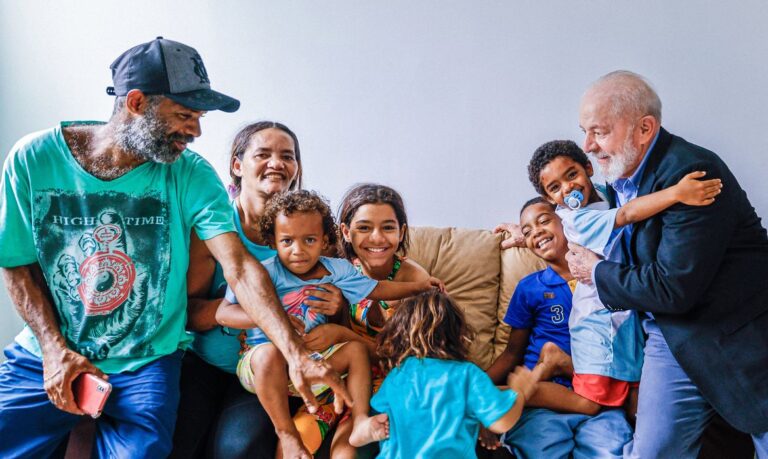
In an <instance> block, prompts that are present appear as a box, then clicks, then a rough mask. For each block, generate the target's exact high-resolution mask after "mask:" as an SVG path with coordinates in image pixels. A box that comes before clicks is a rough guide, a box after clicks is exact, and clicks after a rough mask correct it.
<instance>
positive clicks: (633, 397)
mask: <svg viewBox="0 0 768 459" xmlns="http://www.w3.org/2000/svg"><path fill="white" fill-rule="evenodd" d="M639 392H640V385H639V384H637V383H635V384H634V385H633V384H630V386H629V394H627V399H626V400H625V401H624V411H625V412H626V414H627V421H628V422H629V425H631V426H632V428H633V429H634V428H635V421H636V420H637V396H638V393H639Z"/></svg>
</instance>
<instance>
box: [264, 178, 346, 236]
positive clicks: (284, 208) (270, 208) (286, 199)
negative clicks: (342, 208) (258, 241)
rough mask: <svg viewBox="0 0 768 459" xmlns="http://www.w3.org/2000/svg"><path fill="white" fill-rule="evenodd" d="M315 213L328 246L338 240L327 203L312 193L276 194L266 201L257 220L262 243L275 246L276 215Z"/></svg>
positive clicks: (300, 191) (301, 191)
mask: <svg viewBox="0 0 768 459" xmlns="http://www.w3.org/2000/svg"><path fill="white" fill-rule="evenodd" d="M302 212H317V213H319V214H320V216H321V217H322V219H323V232H324V233H325V235H326V236H328V245H330V246H334V245H336V242H337V240H338V232H337V229H336V223H334V221H333V214H331V207H330V206H329V205H328V201H326V200H325V198H323V197H322V196H320V195H318V194H317V193H315V192H314V191H307V190H293V191H284V192H282V193H277V194H276V195H274V196H272V197H271V198H270V199H269V201H267V207H266V209H265V210H264V215H262V216H261V218H260V219H259V232H260V233H261V238H262V240H263V241H266V242H268V243H269V244H270V245H272V246H274V245H275V220H277V216H278V215H285V216H286V217H290V216H291V215H293V214H295V213H302Z"/></svg>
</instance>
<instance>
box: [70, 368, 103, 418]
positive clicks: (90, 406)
mask: <svg viewBox="0 0 768 459" xmlns="http://www.w3.org/2000/svg"><path fill="white" fill-rule="evenodd" d="M72 391H73V392H74V394H75V403H77V407H78V408H80V409H81V410H83V412H84V413H85V414H89V415H90V416H91V417H92V418H94V419H95V418H98V417H99V416H101V410H103V409H104V404H105V403H107V397H109V394H110V393H111V392H112V384H110V383H108V382H106V381H104V380H103V379H101V378H99V377H98V376H96V375H94V374H91V373H80V376H78V377H77V378H75V382H74V383H72Z"/></svg>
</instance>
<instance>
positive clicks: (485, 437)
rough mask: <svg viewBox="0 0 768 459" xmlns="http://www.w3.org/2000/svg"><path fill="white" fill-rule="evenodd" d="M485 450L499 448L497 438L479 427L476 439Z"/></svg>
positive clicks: (499, 442)
mask: <svg viewBox="0 0 768 459" xmlns="http://www.w3.org/2000/svg"><path fill="white" fill-rule="evenodd" d="M477 439H478V440H480V444H481V445H482V446H483V448H485V449H490V450H495V449H496V448H498V447H499V446H501V441H500V439H499V436H498V435H496V434H495V433H493V432H491V431H490V430H488V429H486V428H485V427H483V426H480V435H479V436H478V438H477Z"/></svg>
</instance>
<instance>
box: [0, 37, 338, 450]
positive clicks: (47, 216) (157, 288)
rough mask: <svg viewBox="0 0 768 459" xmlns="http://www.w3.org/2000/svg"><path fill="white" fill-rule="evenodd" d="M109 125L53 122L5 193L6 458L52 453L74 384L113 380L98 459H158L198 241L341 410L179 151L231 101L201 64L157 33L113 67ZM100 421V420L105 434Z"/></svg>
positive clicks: (1, 206)
mask: <svg viewBox="0 0 768 459" xmlns="http://www.w3.org/2000/svg"><path fill="white" fill-rule="evenodd" d="M111 69H112V79H113V83H114V86H112V87H109V88H107V93H108V94H110V95H114V96H116V99H115V106H114V111H113V114H112V116H111V118H110V120H109V121H108V122H106V123H98V122H82V121H77V122H62V123H61V124H60V125H59V126H56V127H54V128H51V129H48V130H45V131H41V132H37V133H34V134H30V135H28V136H26V137H24V138H23V139H21V140H20V141H19V142H17V144H16V145H15V146H14V147H13V149H12V150H11V152H10V154H9V155H8V157H7V159H6V161H5V165H4V169H3V176H2V183H1V184H0V199H1V201H0V267H2V268H3V269H2V271H3V275H4V277H5V282H6V285H7V286H8V290H9V292H10V297H11V299H12V301H13V302H14V304H15V305H16V308H17V310H18V311H19V313H20V314H21V316H22V318H23V319H24V321H25V322H26V327H25V328H24V330H23V331H22V332H21V333H20V334H19V335H18V336H17V337H16V339H15V341H14V343H12V344H11V345H10V346H8V347H7V348H6V349H5V356H6V358H7V361H6V362H4V363H3V364H2V365H0V457H47V456H50V455H51V454H52V453H53V452H54V451H55V450H56V449H57V447H58V446H59V445H60V444H61V443H62V441H63V440H64V439H65V438H66V436H67V434H68V432H69V431H70V430H71V429H72V427H73V426H74V425H75V424H76V423H77V422H78V420H79V415H82V414H83V411H82V410H81V409H80V407H79V406H78V403H76V401H75V398H74V396H73V389H72V385H73V382H74V381H75V379H76V378H77V377H78V376H79V375H80V374H82V373H91V374H94V375H96V376H99V377H101V378H104V379H108V380H109V382H110V383H111V384H112V394H111V395H110V397H109V398H108V400H107V402H106V405H105V407H104V416H103V418H101V419H99V424H98V429H97V436H96V443H95V445H94V452H95V453H96V454H97V455H98V457H165V456H167V455H168V453H169V452H170V449H171V439H172V435H173V428H174V422H175V418H176V407H177V404H178V398H179V393H178V390H179V389H178V378H179V369H180V362H181V354H182V351H183V349H184V348H185V347H186V345H187V344H188V341H189V338H188V335H187V334H186V333H185V330H184V328H185V322H186V279H185V277H186V271H187V265H188V263H189V238H190V234H191V232H192V231H195V232H196V233H197V235H198V236H199V237H200V238H201V239H203V240H204V241H205V242H206V244H207V246H208V248H209V249H210V251H211V253H212V254H213V255H214V257H216V259H217V260H218V261H219V262H220V263H221V265H222V266H223V268H224V274H225V277H226V279H227V282H228V283H229V285H230V286H231V287H232V288H233V289H234V291H235V293H236V294H237V297H238V299H240V300H241V303H242V304H243V306H244V307H245V308H246V311H247V312H248V314H249V315H250V316H251V317H252V318H253V319H254V320H255V321H256V322H257V323H258V324H259V326H260V327H261V328H262V329H264V330H265V331H266V332H267V334H268V335H269V337H270V339H271V340H272V341H273V342H274V343H275V344H276V345H277V346H278V348H279V349H280V350H281V351H282V352H283V354H284V355H285V357H286V360H287V361H288V363H289V367H290V375H291V378H292V380H293V382H294V384H295V385H296V387H297V388H298V389H299V391H300V392H301V393H302V394H304V397H305V400H306V401H307V403H308V404H310V406H313V404H315V403H316V402H315V400H314V397H313V396H312V394H311V391H309V384H310V383H311V382H313V381H324V382H325V383H327V384H329V385H330V386H331V387H333V388H334V390H336V392H337V400H338V405H337V409H339V410H340V409H341V404H343V403H344V401H345V400H349V397H348V395H347V392H346V389H345V388H344V386H343V384H342V383H341V381H340V379H339V378H338V375H336V374H335V373H334V372H333V371H332V370H330V368H329V367H328V366H327V365H326V364H324V363H322V362H317V361H315V360H313V359H311V358H310V357H309V354H308V352H307V351H306V349H305V348H304V346H303V344H302V342H301V339H300V338H299V337H298V335H297V334H296V333H295V332H293V328H292V327H291V325H290V323H289V321H288V318H287V316H286V314H285V312H284V311H283V308H282V307H281V305H280V303H279V301H278V299H277V297H276V295H275V293H274V288H273V287H272V284H271V282H270V280H269V276H268V275H267V274H266V272H265V271H264V269H263V268H262V266H261V265H260V264H259V263H258V261H256V260H255V259H254V258H253V257H251V256H250V255H249V254H248V252H247V250H245V249H244V247H243V245H242V243H241V242H240V239H239V238H238V236H237V233H236V232H235V227H234V224H233V222H232V218H231V207H230V206H229V203H228V201H227V195H226V192H225V191H224V187H223V185H222V183H221V181H220V180H219V178H218V176H217V175H216V173H215V172H214V170H213V168H212V167H211V166H210V164H208V162H206V161H205V160H204V159H203V158H202V157H200V156H199V155H198V154H196V153H194V152H192V151H190V150H187V144H189V143H191V142H193V141H194V139H195V138H196V137H198V136H199V135H200V133H201V130H200V118H201V117H202V116H203V115H204V114H205V112H206V111H210V110H222V111H225V112H234V111H236V110H237V109H238V108H239V106H240V102H239V101H237V100H236V99H234V98H232V97H229V96H227V95H224V94H222V93H219V92H217V91H214V90H212V89H211V85H210V80H209V77H208V73H207V71H206V69H205V66H204V65H203V61H202V59H201V58H200V55H199V54H198V53H197V51H195V50H194V49H193V48H191V47H189V46H187V45H184V44H182V43H178V42H174V41H171V40H166V39H163V38H162V37H159V38H157V39H155V40H153V41H151V42H148V43H144V44H141V45H138V46H135V47H133V48H131V49H129V50H128V51H126V52H124V53H123V54H122V55H120V56H119V57H118V58H117V59H116V60H115V62H114V63H113V64H112V65H111ZM102 420H104V421H105V422H102Z"/></svg>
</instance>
